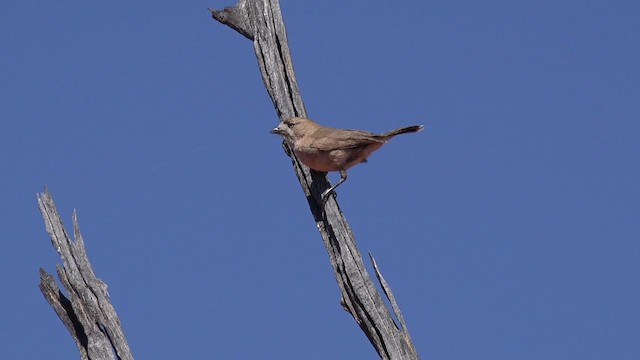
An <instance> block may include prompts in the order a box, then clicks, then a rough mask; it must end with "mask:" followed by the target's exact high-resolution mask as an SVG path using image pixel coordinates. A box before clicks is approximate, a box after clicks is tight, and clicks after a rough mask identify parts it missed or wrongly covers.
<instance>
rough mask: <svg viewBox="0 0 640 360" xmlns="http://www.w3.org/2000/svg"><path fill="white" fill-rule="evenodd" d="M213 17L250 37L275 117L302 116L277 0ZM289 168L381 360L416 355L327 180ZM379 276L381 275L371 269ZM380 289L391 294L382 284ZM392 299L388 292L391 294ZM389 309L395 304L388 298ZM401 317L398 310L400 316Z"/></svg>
mask: <svg viewBox="0 0 640 360" xmlns="http://www.w3.org/2000/svg"><path fill="white" fill-rule="evenodd" d="M211 14H212V17H213V18H214V19H216V20H217V21H219V22H221V23H223V24H226V25H228V26H229V27H231V28H233V29H235V30H236V31H238V32H239V33H240V34H242V35H243V36H244V37H246V38H247V39H249V40H252V41H253V47H254V51H255V54H256V58H257V60H258V66H259V68H260V73H261V74H262V80H263V81H264V84H265V87H266V88H267V91H268V92H269V95H270V96H271V99H272V101H273V104H274V106H275V108H276V111H277V113H278V116H279V117H280V118H281V119H287V118H290V117H294V116H299V117H307V114H306V111H305V108H304V104H303V102H302V98H301V96H300V92H299V90H298V84H297V81H296V77H295V73H294V70H293V62H292V60H291V54H290V52H289V45H288V41H287V33H286V29H285V26H284V21H283V19H282V13H281V11H280V5H279V2H278V0H240V1H239V2H238V3H237V4H236V5H234V6H231V7H227V8H225V9H224V10H220V11H218V10H211ZM284 146H285V150H286V151H287V153H288V155H289V156H291V158H292V163H293V168H294V170H295V173H296V176H297V177H298V179H299V181H300V184H301V185H302V189H303V191H304V193H305V196H306V198H307V201H308V203H309V208H310V209H311V213H312V214H313V218H314V220H315V222H316V225H317V227H318V230H319V231H320V235H321V236H322V239H323V241H324V244H325V247H326V248H327V251H328V253H329V258H330V261H331V264H332V266H333V270H334V273H335V276H336V280H337V282H338V286H339V288H340V291H341V303H342V306H343V307H344V309H345V310H347V311H348V312H349V313H350V314H351V315H352V316H353V317H354V319H355V320H356V322H357V323H358V325H359V326H360V328H361V329H362V330H363V331H364V333H365V334H366V335H367V337H368V338H369V341H370V342H371V344H373V346H374V348H375V349H376V351H377V352H378V354H379V355H380V357H381V358H383V359H419V356H418V353H417V351H416V349H415V347H414V346H413V343H412V342H411V338H410V336H409V333H408V331H407V329H406V328H405V326H404V320H402V321H401V325H400V326H398V325H396V323H395V322H394V321H393V318H392V316H391V314H390V312H389V309H388V308H387V307H386V306H385V303H384V301H383V299H382V297H381V296H380V294H379V293H378V291H377V290H376V288H375V286H374V284H373V281H372V280H371V278H370V277H369V275H368V274H367V271H366V269H365V266H364V263H363V261H362V256H361V255H360V252H359V251H358V249H357V247H356V243H355V239H354V236H353V233H352V232H351V229H350V228H349V224H348V223H347V221H346V219H345V217H344V215H343V214H342V212H341V211H340V208H339V206H338V204H337V202H336V201H335V198H334V197H331V198H330V199H329V201H328V202H327V204H326V205H325V206H323V205H322V202H321V200H320V194H321V193H322V191H324V190H325V189H326V188H327V187H328V186H329V183H328V182H327V178H326V175H325V174H324V173H320V172H316V171H313V170H310V169H309V168H308V167H306V166H304V165H303V164H302V163H301V162H300V161H298V159H296V158H295V155H293V152H292V151H290V149H288V148H286V144H285V145H284ZM376 272H377V273H378V276H379V278H380V279H382V276H381V275H380V274H379V271H378V270H377V268H376ZM384 290H385V292H386V293H387V294H390V293H391V290H390V288H389V286H388V285H387V284H386V283H384ZM391 299H393V296H392V295H391ZM392 304H394V306H393V307H394V310H396V309H397V311H396V313H397V314H399V308H398V307H397V304H396V302H395V299H393V301H392ZM399 318H400V319H402V317H401V315H400V316H399Z"/></svg>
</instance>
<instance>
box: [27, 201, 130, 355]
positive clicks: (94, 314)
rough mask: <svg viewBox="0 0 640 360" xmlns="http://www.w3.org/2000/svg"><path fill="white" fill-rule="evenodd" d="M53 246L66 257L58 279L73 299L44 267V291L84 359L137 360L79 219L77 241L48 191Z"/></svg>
mask: <svg viewBox="0 0 640 360" xmlns="http://www.w3.org/2000/svg"><path fill="white" fill-rule="evenodd" d="M38 206H39V207H40V212H41V213H42V217H43V218H44V223H45V226H46V228H47V233H49V237H51V244H52V245H53V247H54V248H55V249H56V251H57V252H58V254H59V255H60V257H61V258H62V266H60V265H57V266H56V270H57V272H58V278H59V279H60V282H61V283H62V285H63V286H64V288H65V289H66V290H67V293H68V294H69V297H70V298H71V299H69V298H68V297H67V296H65V295H64V294H63V293H62V291H60V289H59V288H58V285H57V284H56V281H55V279H54V277H53V276H52V275H51V274H49V273H47V272H46V271H45V270H44V269H42V268H40V291H42V294H43V295H44V297H45V299H47V301H48V302H49V304H50V305H51V307H53V310H54V311H55V312H56V314H58V317H59V318H60V320H62V322H63V323H64V325H65V326H66V328H67V330H69V333H70V334H71V336H72V337H73V340H74V341H75V343H76V345H77V346H78V351H80V358H81V359H83V360H84V359H87V360H88V359H123V360H128V359H133V355H132V354H131V350H129V344H128V343H127V340H126V339H125V337H124V332H123V331H122V328H121V326H120V319H119V318H118V314H117V313H116V310H115V309H114V307H113V305H111V302H110V301H109V293H108V292H107V285H106V284H105V283H104V282H102V280H100V279H98V278H97V277H96V275H95V274H94V272H93V268H92V267H91V263H90V262H89V258H88V256H87V252H86V250H85V248H84V241H83V239H82V234H80V226H79V225H78V217H77V215H76V213H75V211H74V213H73V232H74V240H71V238H69V235H68V234H67V231H66V230H65V228H64V224H63V223H62V219H61V218H60V214H58V210H57V209H56V206H55V204H54V203H53V199H52V198H51V194H50V193H49V191H48V190H47V189H45V190H44V192H43V193H41V194H38Z"/></svg>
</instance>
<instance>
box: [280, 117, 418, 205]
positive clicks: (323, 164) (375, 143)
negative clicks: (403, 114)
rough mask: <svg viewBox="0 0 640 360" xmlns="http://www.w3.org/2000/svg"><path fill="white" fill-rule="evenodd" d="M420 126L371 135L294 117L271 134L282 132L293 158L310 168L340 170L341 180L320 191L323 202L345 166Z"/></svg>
mask: <svg viewBox="0 0 640 360" xmlns="http://www.w3.org/2000/svg"><path fill="white" fill-rule="evenodd" d="M422 128H423V126H422V125H414V126H407V127H401V128H398V129H395V130H391V131H388V132H386V133H384V134H374V133H371V132H368V131H364V130H345V129H335V128H330V127H326V126H322V125H319V124H317V123H316V122H314V121H313V120H311V119H305V118H300V117H294V118H290V119H287V120H283V121H282V122H280V124H278V126H277V127H276V128H275V129H273V130H271V133H272V134H279V135H282V137H283V138H284V139H285V141H286V142H287V143H288V144H289V146H290V147H291V149H293V152H294V153H295V154H296V157H297V158H298V159H300V161H302V163H303V164H305V165H307V166H308V167H310V168H312V169H313V170H316V171H322V172H329V171H339V172H340V180H339V181H338V182H337V183H336V184H335V185H333V186H332V187H330V188H329V189H327V190H325V191H324V192H323V193H322V201H323V202H325V201H326V200H327V198H328V196H329V194H331V192H333V190H335V189H336V188H337V187H338V186H339V185H340V184H342V183H343V182H345V180H347V169H349V168H351V167H353V166H355V165H358V164H359V163H362V162H366V161H367V157H368V156H369V155H371V153H372V152H374V151H376V150H378V149H380V147H382V145H384V144H385V143H386V142H387V141H389V140H390V139H391V138H392V137H394V136H396V135H400V134H407V133H414V132H418V131H420V130H422Z"/></svg>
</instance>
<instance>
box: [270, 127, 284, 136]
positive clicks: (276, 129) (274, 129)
mask: <svg viewBox="0 0 640 360" xmlns="http://www.w3.org/2000/svg"><path fill="white" fill-rule="evenodd" d="M269 132H270V133H272V134H276V135H282V129H280V127H275V128H273V129H271V131H269Z"/></svg>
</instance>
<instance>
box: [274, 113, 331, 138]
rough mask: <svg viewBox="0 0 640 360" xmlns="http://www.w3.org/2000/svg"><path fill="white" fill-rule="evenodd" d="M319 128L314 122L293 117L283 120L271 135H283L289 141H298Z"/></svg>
mask: <svg viewBox="0 0 640 360" xmlns="http://www.w3.org/2000/svg"><path fill="white" fill-rule="evenodd" d="M319 126H320V125H318V124H316V123H315V122H314V121H313V120H310V119H306V118H300V117H293V118H289V119H286V120H282V121H281V122H280V124H278V126H276V127H275V128H274V129H273V130H271V133H272V134H278V135H282V136H283V137H284V138H285V139H287V140H289V141H296V140H298V139H300V138H302V137H304V136H305V135H307V134H311V133H312V132H313V131H314V130H316V129H317V128H318V127H319Z"/></svg>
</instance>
